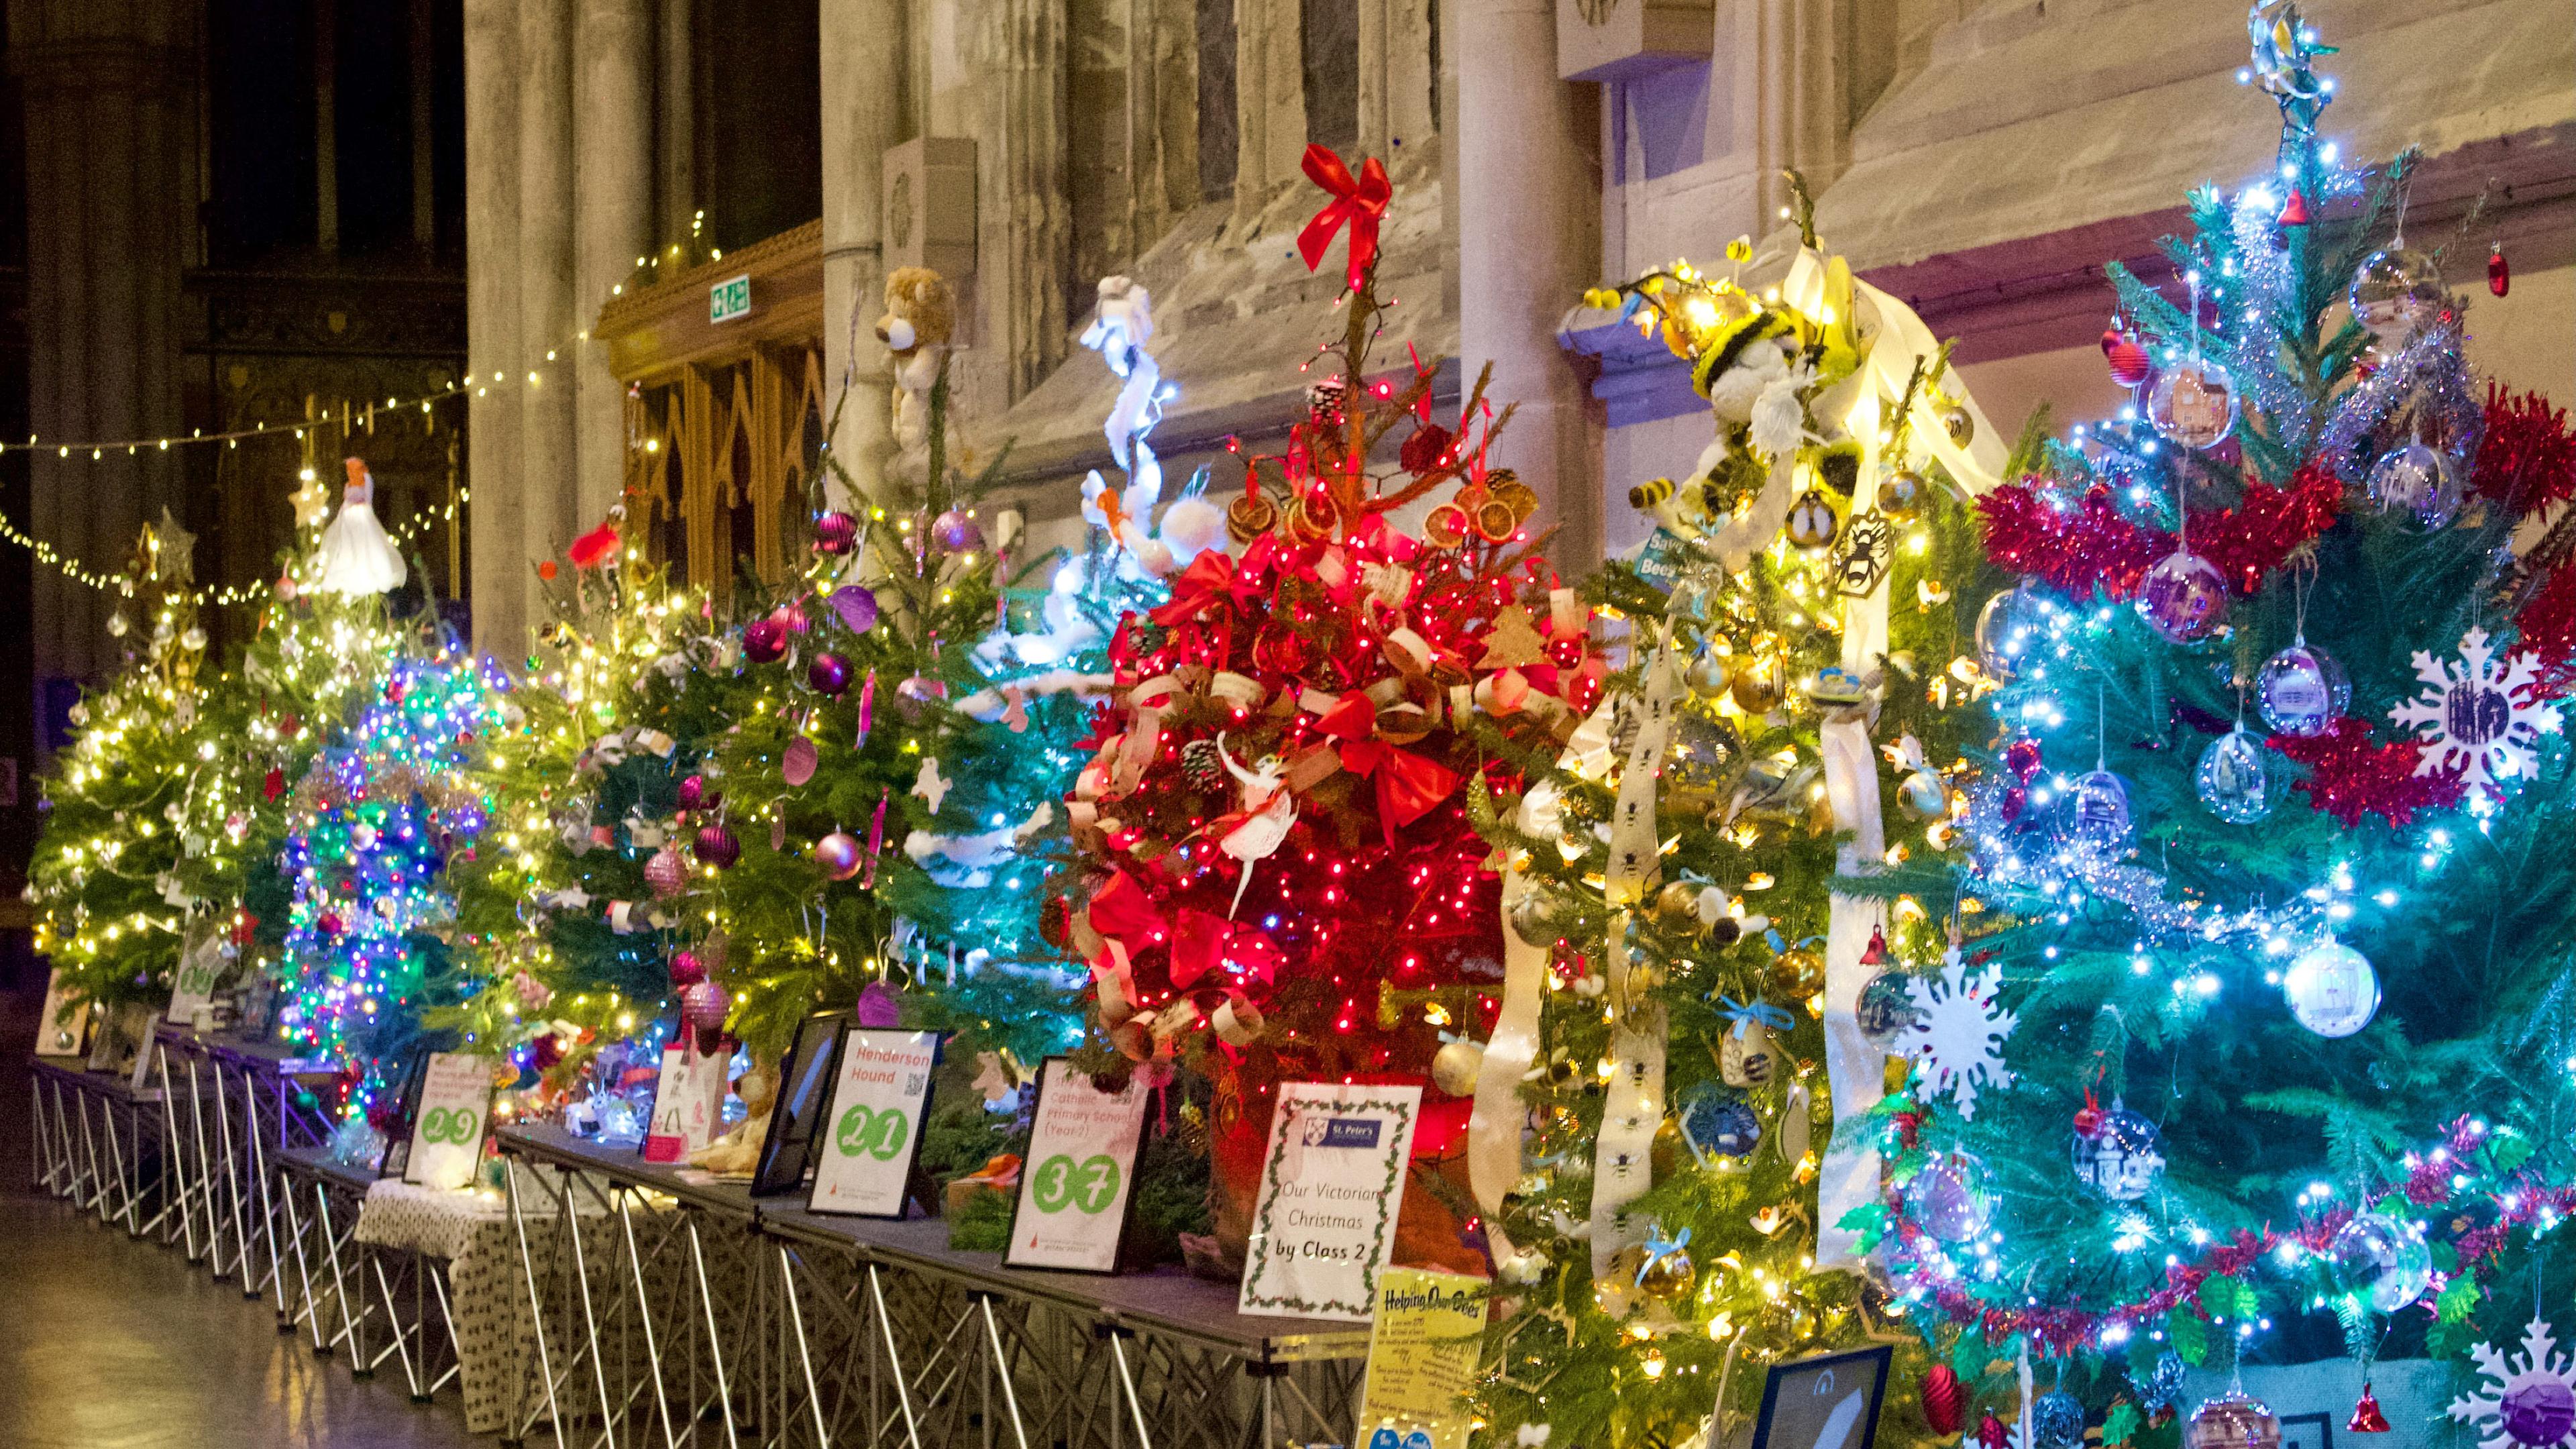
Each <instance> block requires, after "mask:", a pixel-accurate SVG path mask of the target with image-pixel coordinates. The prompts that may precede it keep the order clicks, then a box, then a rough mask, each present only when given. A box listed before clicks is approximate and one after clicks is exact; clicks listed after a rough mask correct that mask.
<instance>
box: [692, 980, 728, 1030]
mask: <svg viewBox="0 0 2576 1449" xmlns="http://www.w3.org/2000/svg"><path fill="white" fill-rule="evenodd" d="M732 1004H733V998H732V997H730V996H728V995H727V994H726V993H725V989H724V987H722V986H720V985H718V984H717V983H715V982H713V981H693V982H691V983H689V984H688V985H687V986H684V987H682V988H680V1019H681V1020H682V1021H685V1022H687V1023H688V1024H689V1025H690V1026H692V1027H695V1028H697V1030H698V1031H699V1032H700V1033H702V1034H703V1033H705V1032H709V1031H713V1030H715V1029H716V1028H718V1027H721V1026H723V1025H724V1020H725V1009H726V1008H727V1007H729V1006H731V1005H732Z"/></svg>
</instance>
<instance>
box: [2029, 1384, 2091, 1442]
mask: <svg viewBox="0 0 2576 1449" xmlns="http://www.w3.org/2000/svg"><path fill="white" fill-rule="evenodd" d="M2030 1437H2031V1443H2032V1444H2033V1445H2035V1446H2036V1449H2083V1444H2084V1401H2083V1400H2082V1399H2079V1398H2077V1397H2075V1396H2074V1395H2073V1394H2070V1393H2068V1392H2066V1391H2065V1390H2064V1389H2051V1390H2050V1391H2049V1392H2047V1393H2045V1394H2042V1395H2040V1396H2039V1397H2038V1398H2037V1399H2035V1400H2033V1401H2032V1402H2031V1406H2030Z"/></svg>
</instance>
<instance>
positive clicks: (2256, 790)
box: [2192, 725, 2272, 825]
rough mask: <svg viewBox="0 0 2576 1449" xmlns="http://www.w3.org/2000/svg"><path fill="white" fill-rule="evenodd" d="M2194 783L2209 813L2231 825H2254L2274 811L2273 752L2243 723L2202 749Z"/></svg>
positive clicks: (2194, 773)
mask: <svg viewBox="0 0 2576 1449" xmlns="http://www.w3.org/2000/svg"><path fill="white" fill-rule="evenodd" d="M2192 786H2193V788H2194V789H2195V790H2196V791H2198V793H2199V795H2200V803H2201V804H2203V805H2206V806H2208V807H2209V813H2210V814H2212V815H2215V816H2217V817H2218V818H2219V819H2221V820H2224V821H2226V822H2227V823H2228V824H2230V825H2251V824H2253V823H2254V822H2255V821H2257V820H2260V819H2262V818H2263V817H2264V816H2266V815H2269V814H2271V813H2272V770H2271V759H2270V755H2269V752H2268V751H2266V750H2265V749H2264V747H2263V742H2262V741H2261V740H2259V739H2256V738H2255V737H2254V734H2253V732H2252V731H2250V730H2248V729H2246V728H2245V726H2243V725H2238V726H2237V727H2236V728H2234V729H2232V730H2229V731H2228V732H2227V733H2225V734H2223V735H2220V736H2219V737H2218V738H2217V739H2215V740H2212V741H2210V743H2209V748H2208V749H2206V750H2203V751H2201V753H2200V768H2199V769H2198V770H2196V771H2194V772H2193V775H2192Z"/></svg>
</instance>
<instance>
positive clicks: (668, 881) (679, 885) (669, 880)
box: [644, 845, 689, 900]
mask: <svg viewBox="0 0 2576 1449" xmlns="http://www.w3.org/2000/svg"><path fill="white" fill-rule="evenodd" d="M644 883H645V884H646V885H648V886H651V887H652V888H653V894H655V895H657V896H660V897H662V898H663V899H665V900H668V899H669V898H671V897H672V896H676V895H678V894H679V893H680V892H682V891H684V890H687V889H688V888H689V863H688V862H687V861H685V860H682V859H680V853H679V852H678V851H676V850H673V849H672V848H671V847H669V846H667V845H666V846H663V847H662V848H661V849H660V850H657V851H654V852H653V855H652V858H651V859H649V860H647V861H645V862H644Z"/></svg>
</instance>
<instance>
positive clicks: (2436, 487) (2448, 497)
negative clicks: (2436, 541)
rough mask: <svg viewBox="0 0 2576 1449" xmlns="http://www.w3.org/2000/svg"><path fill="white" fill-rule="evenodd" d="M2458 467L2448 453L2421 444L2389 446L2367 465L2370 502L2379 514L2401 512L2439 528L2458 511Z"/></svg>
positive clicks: (2428, 525) (2425, 525)
mask: <svg viewBox="0 0 2576 1449" xmlns="http://www.w3.org/2000/svg"><path fill="white" fill-rule="evenodd" d="M2461 497H2462V494H2461V488H2460V470H2459V467H2458V465H2457V464H2455V463H2453V462H2452V461H2451V455H2450V454H2448V453H2445V452H2443V451H2442V450H2441V449H2439V448H2430V447H2426V446H2425V445H2424V444H2422V443H2408V444H2406V445H2405V446H2404V447H2402V448H2391V449H2389V450H2388V451H2387V452H2386V453H2383V454H2381V455H2380V458H2379V461H2378V462H2376V463H2373V464H2371V465H2370V501H2371V502H2373V503H2375V504H2377V505H2379V511H2380V512H2382V513H2403V514H2406V515H2407V516H2409V517H2411V518H2413V519H2414V520H2415V522H2416V523H2417V524H2419V525H2421V526H2422V527H2425V528H2440V527H2441V526H2442V525H2443V524H2446V523H2448V522H2450V521H2451V519H2452V518H2453V517H2454V516H2456V515H2457V514H2458V513H2459V511H2460V501H2461Z"/></svg>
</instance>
